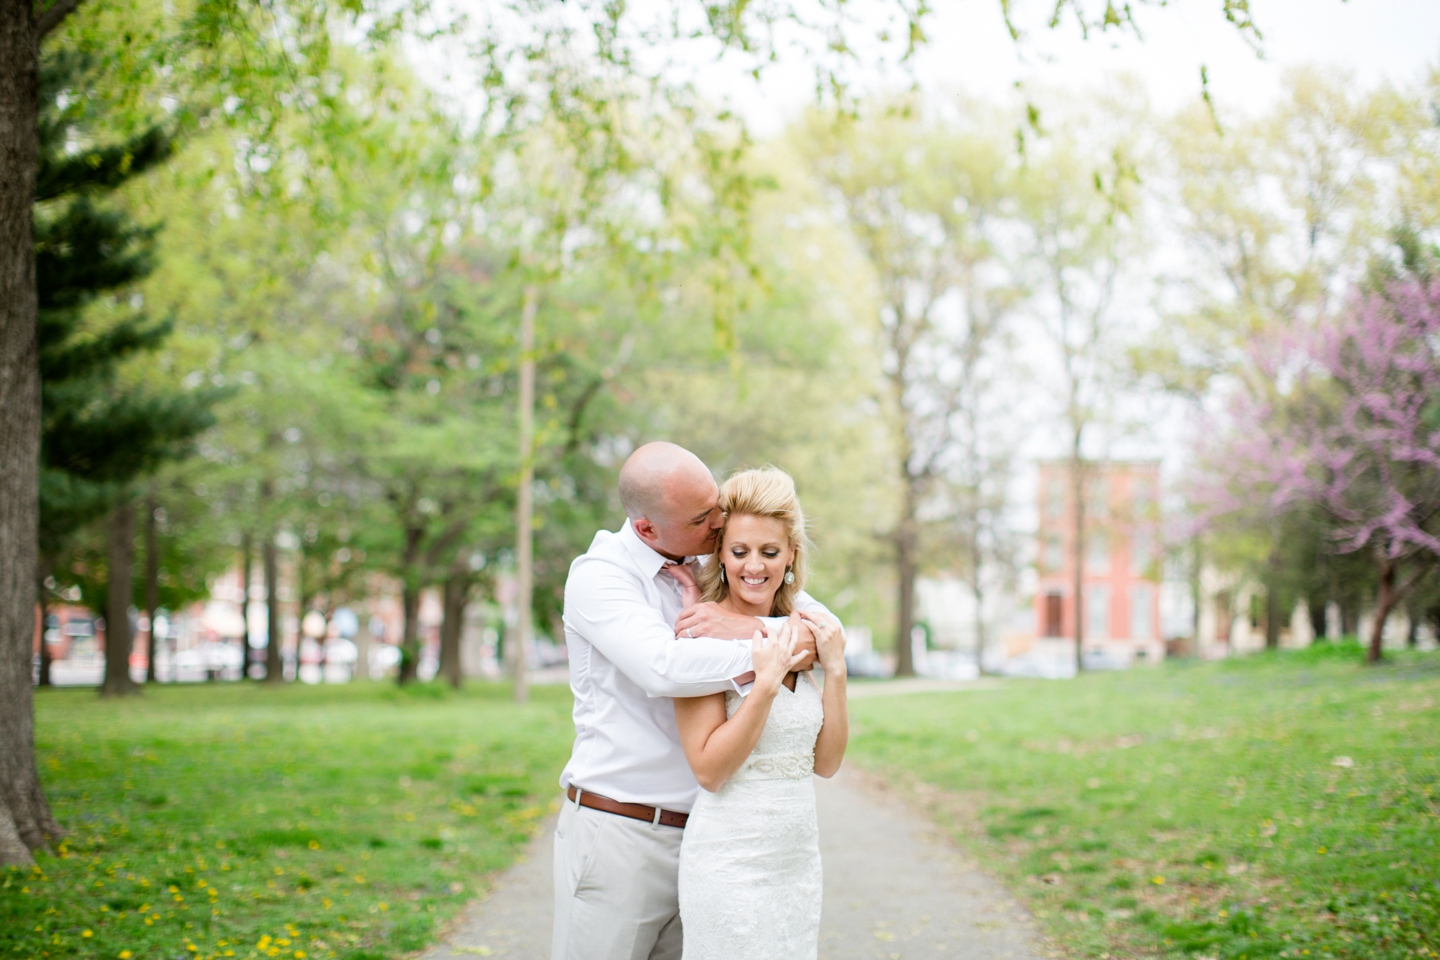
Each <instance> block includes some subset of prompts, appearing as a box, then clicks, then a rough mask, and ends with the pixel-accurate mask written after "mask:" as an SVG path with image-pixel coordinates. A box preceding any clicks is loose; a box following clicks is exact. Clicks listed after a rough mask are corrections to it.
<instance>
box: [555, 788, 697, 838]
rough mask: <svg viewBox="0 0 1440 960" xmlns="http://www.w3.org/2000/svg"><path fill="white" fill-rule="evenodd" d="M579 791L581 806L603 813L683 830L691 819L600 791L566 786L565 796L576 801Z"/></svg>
mask: <svg viewBox="0 0 1440 960" xmlns="http://www.w3.org/2000/svg"><path fill="white" fill-rule="evenodd" d="M577 793H578V794H579V796H580V801H579V802H580V806H582V807H589V808H590V809H592V810H599V811H600V812H601V813H613V814H615V815H616V816H619V817H629V818H630V819H632V820H644V821H645V822H646V823H650V824H659V825H660V826H662V827H679V828H680V829H681V830H684V829H685V821H687V820H689V819H690V814H688V813H676V812H675V811H674V810H661V809H660V808H659V807H650V806H646V805H645V804H643V803H621V802H620V801H619V800H611V799H610V798H609V797H602V796H600V794H598V793H588V792H586V791H584V790H576V789H575V788H574V787H566V788H565V796H567V797H569V798H570V802H571V803H574V802H575V796H576V794H577Z"/></svg>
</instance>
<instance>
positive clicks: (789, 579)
mask: <svg viewBox="0 0 1440 960" xmlns="http://www.w3.org/2000/svg"><path fill="white" fill-rule="evenodd" d="M785 582H786V583H794V582H795V573H794V571H792V570H790V569H788V568H787V569H786V570H785Z"/></svg>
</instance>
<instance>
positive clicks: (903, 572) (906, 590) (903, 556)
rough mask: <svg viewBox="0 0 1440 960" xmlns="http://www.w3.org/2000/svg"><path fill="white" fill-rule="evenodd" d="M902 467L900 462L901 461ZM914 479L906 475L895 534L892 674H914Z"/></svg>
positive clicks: (916, 546) (916, 560)
mask: <svg viewBox="0 0 1440 960" xmlns="http://www.w3.org/2000/svg"><path fill="white" fill-rule="evenodd" d="M902 466H903V464H902ZM916 499H917V498H916V496H915V488H914V481H913V480H912V479H911V478H910V477H909V475H908V472H907V475H906V477H905V501H904V505H903V507H902V509H903V510H904V513H903V515H902V516H901V517H900V529H899V530H898V531H897V532H896V536H895V572H896V574H897V575H898V577H899V581H900V582H899V583H898V584H897V586H898V588H899V596H898V598H897V599H898V601H899V606H900V609H899V611H898V612H899V631H900V632H899V635H898V636H897V637H896V638H895V676H897V677H913V676H915V657H914V648H913V644H912V642H911V640H910V634H911V632H912V631H913V630H914V629H915V574H916V570H917V568H918V567H919V556H918V554H919V552H920V549H919V547H920V545H919V543H918V540H919V532H918V530H917V529H916V519H915V514H916V510H917V504H916V502H915V501H916Z"/></svg>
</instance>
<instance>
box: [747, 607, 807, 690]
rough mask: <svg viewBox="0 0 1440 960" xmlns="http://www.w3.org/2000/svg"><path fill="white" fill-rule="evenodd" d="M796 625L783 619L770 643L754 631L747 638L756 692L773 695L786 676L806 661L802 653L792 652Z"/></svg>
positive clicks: (794, 645) (795, 638)
mask: <svg viewBox="0 0 1440 960" xmlns="http://www.w3.org/2000/svg"><path fill="white" fill-rule="evenodd" d="M796 633H797V631H796V628H795V624H794V623H792V622H791V621H790V620H786V621H785V622H784V623H783V624H782V625H781V626H780V629H779V630H778V631H776V634H775V637H774V639H772V640H769V641H768V642H767V641H766V639H765V637H764V635H763V634H762V633H761V632H760V631H759V630H756V631H755V635H754V636H753V637H751V638H750V657H751V659H752V660H753V661H754V664H755V689H756V690H758V691H760V692H762V693H766V694H771V695H773V694H775V693H776V692H778V691H779V689H780V684H781V683H783V682H784V681H785V677H786V675H788V674H789V673H790V671H792V670H794V669H795V668H796V667H797V666H798V665H799V664H800V662H801V661H802V660H804V659H805V656H806V654H805V651H804V650H801V651H799V652H798V653H797V652H796V650H795V647H796V642H797V640H798V637H797V636H796Z"/></svg>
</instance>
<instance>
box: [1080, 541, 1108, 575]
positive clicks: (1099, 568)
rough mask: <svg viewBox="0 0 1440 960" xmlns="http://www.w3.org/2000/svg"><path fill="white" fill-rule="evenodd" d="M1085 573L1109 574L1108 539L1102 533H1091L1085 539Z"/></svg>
mask: <svg viewBox="0 0 1440 960" xmlns="http://www.w3.org/2000/svg"><path fill="white" fill-rule="evenodd" d="M1085 572H1086V573H1109V572H1110V538H1109V537H1107V536H1105V534H1103V533H1092V534H1090V536H1088V537H1086V538H1085Z"/></svg>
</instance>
